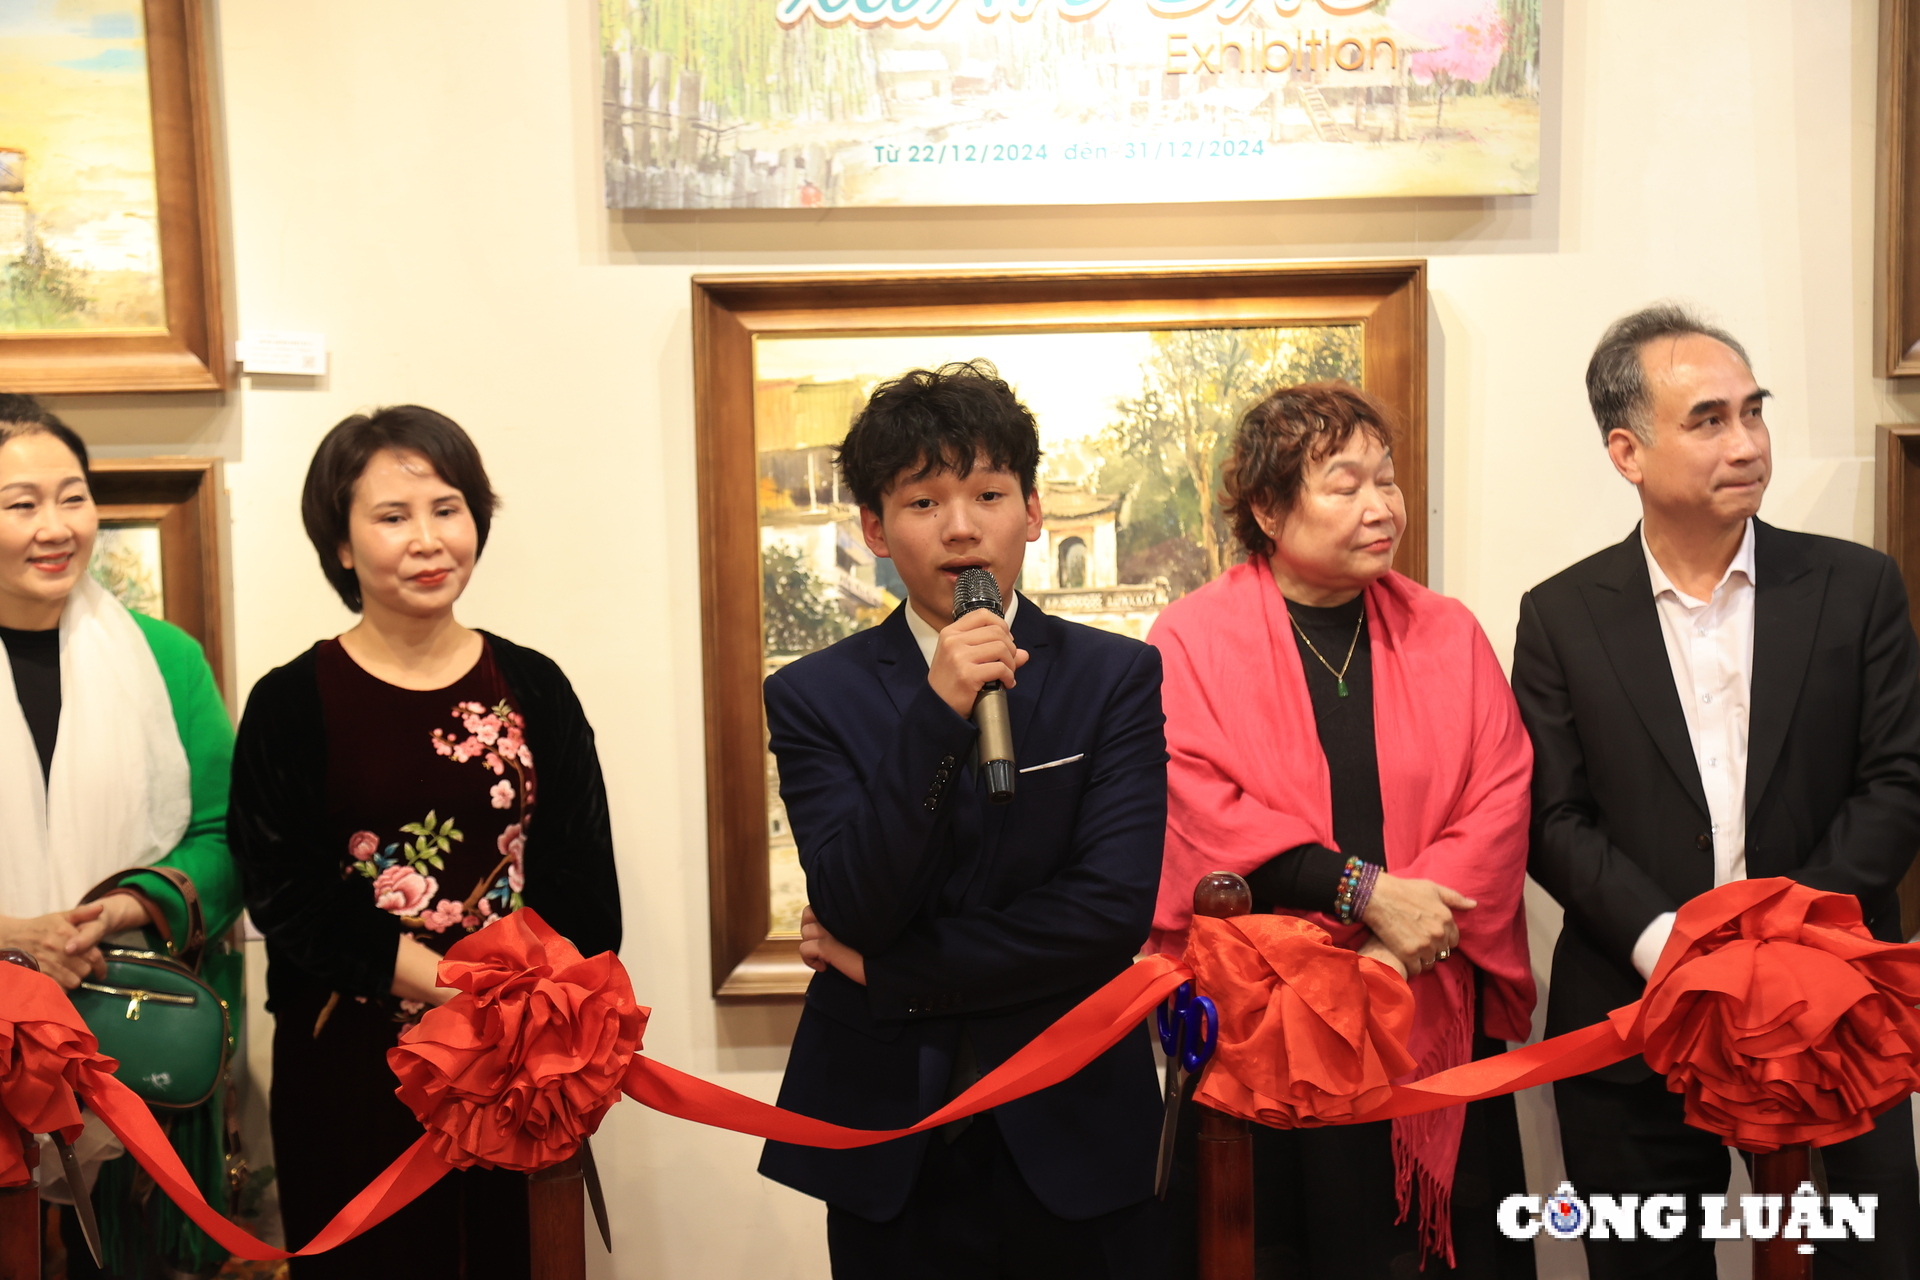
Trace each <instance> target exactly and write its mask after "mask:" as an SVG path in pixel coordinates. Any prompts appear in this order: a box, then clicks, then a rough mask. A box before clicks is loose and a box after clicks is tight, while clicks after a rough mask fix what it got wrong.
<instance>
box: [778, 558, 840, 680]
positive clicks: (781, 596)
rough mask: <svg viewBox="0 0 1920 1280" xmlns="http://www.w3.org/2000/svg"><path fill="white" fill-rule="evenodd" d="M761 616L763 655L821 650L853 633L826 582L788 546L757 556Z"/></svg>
mask: <svg viewBox="0 0 1920 1280" xmlns="http://www.w3.org/2000/svg"><path fill="white" fill-rule="evenodd" d="M760 575H761V583H760V591H761V596H760V599H761V617H762V619H764V623H763V625H764V627H765V632H766V634H765V635H764V636H763V637H762V639H763V641H764V642H765V644H766V649H767V652H768V653H774V654H783V655H784V654H802V653H812V652H813V651H814V650H815V649H824V648H826V647H827V646H828V645H830V644H832V643H833V642H834V641H836V640H844V639H846V638H847V637H848V636H849V635H851V634H852V633H853V626H852V624H851V623H850V622H849V621H848V620H847V617H846V615H845V614H843V613H841V612H840V610H839V609H837V608H835V607H834V605H833V602H832V598H831V595H832V589H831V587H830V586H829V584H828V583H826V582H825V581H823V580H822V579H821V578H820V576H819V575H818V574H816V573H814V572H813V570H812V569H811V568H809V567H808V566H807V562H806V560H805V559H804V558H803V557H802V556H801V555H800V553H799V552H797V551H795V550H794V549H793V548H791V547H786V546H782V545H780V544H778V543H775V544H774V545H772V546H770V547H767V548H766V549H765V550H764V551H763V552H762V553H761V556H760Z"/></svg>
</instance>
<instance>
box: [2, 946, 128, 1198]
mask: <svg viewBox="0 0 1920 1280" xmlns="http://www.w3.org/2000/svg"><path fill="white" fill-rule="evenodd" d="M118 1066H119V1064H118V1063H116V1062H115V1061H114V1060H113V1059H112V1058H108V1057H104V1056H103V1055H102V1054H101V1053H100V1044H99V1042H98V1041H96V1040H95V1039H94V1038H93V1033H92V1032H91V1031H89V1030H87V1024H86V1023H85V1022H83V1021H81V1019H80V1014H79V1012H78V1011H77V1010H76V1009H74V1007H73V1002H72V1001H70V1000H68V999H67V994H66V992H64V991H62V990H61V989H60V984H59V983H57V982H55V981H54V980H53V979H52V978H49V977H47V976H46V975H45V974H39V973H35V972H33V971H32V970H31V969H25V968H22V967H20V966H18V965H11V964H0V1110H4V1111H5V1112H6V1114H7V1115H9V1116H11V1117H12V1118H13V1121H14V1124H16V1125H17V1126H19V1127H20V1128H22V1129H25V1130H27V1131H28V1132H29V1133H55V1132H58V1133H61V1134H63V1135H64V1136H65V1137H66V1138H67V1140H68V1141H69V1142H71V1141H72V1140H74V1139H75V1138H78V1137H79V1136H80V1125H81V1119H80V1102H79V1099H78V1098H76V1097H75V1096H74V1092H75V1090H76V1089H80V1090H84V1089H85V1088H87V1087H88V1086H89V1085H91V1083H92V1081H93V1079H94V1078H95V1077H102V1076H104V1077H110V1076H111V1075H112V1074H113V1072H114V1070H115V1069H116V1068H117V1067H118ZM32 1176H33V1175H32V1171H31V1170H29V1169H28V1168H27V1165H26V1162H25V1160H23V1159H22V1158H21V1155H20V1144H19V1143H18V1142H15V1141H14V1140H13V1138H12V1135H11V1134H10V1133H9V1134H4V1135H0V1187H7V1186H19V1185H20V1184H22V1183H24V1182H26V1181H28V1180H29V1179H30V1178H31V1177H32Z"/></svg>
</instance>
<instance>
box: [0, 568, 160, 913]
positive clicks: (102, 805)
mask: <svg viewBox="0 0 1920 1280" xmlns="http://www.w3.org/2000/svg"><path fill="white" fill-rule="evenodd" d="M192 813H193V795H192V779H191V776H190V774H189V772H188V768H187V753H186V749H185V748H184V747H183V746H182V745H181V743H180V732H179V730H178V729H177V728H176V727H175V725H174V721H173V702H172V699H171V698H170V697H169V696H168V694H167V685H166V681H165V680H164V679H162V678H161V675H160V664H159V663H158V662H156V661H154V657H153V650H152V649H150V648H149V647H148V646H147V638H146V636H145V635H144V634H143V633H142V632H141V630H140V625H139V624H138V623H136V622H135V621H134V620H133V615H132V614H130V613H128V612H127V610H126V606H124V605H122V604H121V603H120V602H119V601H118V600H116V599H114V598H113V596H112V595H111V594H110V593H109V592H108V591H107V590H106V588H104V587H102V586H101V585H100V584H99V583H97V582H95V581H94V580H93V578H92V576H91V575H89V574H82V575H81V577H80V581H79V583H78V585H76V586H75V587H74V589H73V594H72V595H70V596H68V597H67V605H66V609H65V610H64V611H63V612H62V614H61V616H60V737H59V741H58V743H57V744H56V747H55V750H54V755H53V771H52V776H51V778H48V777H46V776H44V775H43V774H42V773H41V771H40V756H39V753H38V752H37V751H35V749H34V745H33V734H32V732H31V731H30V730H29V729H28V728H27V718H26V715H25V714H24V713H23V712H22V711H21V710H20V699H19V697H18V695H17V694H16V693H15V692H14V686H13V666H12V664H11V663H10V662H9V661H8V660H7V654H6V649H5V647H4V646H0V915H9V916H37V915H45V914H46V913H48V912H50V911H63V910H65V909H66V908H68V907H71V906H74V905H75V904H76V903H78V902H79V901H80V896H81V895H82V894H84V893H85V892H86V891H87V890H89V889H91V888H93V886H94V885H96V884H99V883H100V882H101V881H102V880H104V879H106V878H107V877H108V876H110V875H112V874H113V873H114V872H116V871H124V870H126V869H128V868H129V867H144V866H151V865H152V864H153V863H155V862H158V861H159V860H160V859H161V858H163V857H165V856H166V855H167V854H168V853H170V852H172V850H173V847H174V846H175V845H177V844H179V843H180V837H181V836H182V835H183V834H185V833H186V830H187V821H188V819H189V818H190V817H191V816H192Z"/></svg>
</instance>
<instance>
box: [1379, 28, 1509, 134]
mask: <svg viewBox="0 0 1920 1280" xmlns="http://www.w3.org/2000/svg"><path fill="white" fill-rule="evenodd" d="M1393 20H1394V21H1395V22H1397V23H1399V24H1400V25H1401V26H1403V27H1405V28H1406V29H1407V30H1409V31H1411V32H1413V33H1414V34H1415V35H1417V36H1420V37H1422V38H1423V39H1426V40H1430V41H1432V42H1433V43H1435V44H1438V45H1440V46H1442V47H1441V48H1438V49H1434V50H1431V51H1429V52H1425V53H1416V54H1414V55H1413V58H1412V59H1411V66H1412V68H1413V78H1414V79H1415V80H1417V81H1419V82H1420V83H1421V84H1431V85H1432V86H1433V87H1434V98H1435V101H1436V104H1437V105H1436V107H1435V110H1434V117H1433V127H1434V132H1436V133H1438V132H1439V130H1440V122H1441V120H1442V118H1443V117H1444V116H1445V114H1446V110H1447V94H1448V92H1449V91H1450V90H1452V89H1453V88H1454V87H1455V86H1456V85H1463V84H1479V83H1481V82H1482V81H1484V80H1486V79H1487V78H1488V77H1489V76H1491V75H1492V74H1493V69H1494V67H1495V65H1496V64H1498V63H1499V61H1500V55H1501V53H1503V52H1504V51H1505V50H1506V47H1507V36H1508V34H1509V24H1508V21H1507V16H1506V15H1505V14H1504V13H1502V12H1501V0H1422V2H1421V3H1420V4H1418V5H1401V6H1398V7H1396V8H1395V9H1394V10H1393Z"/></svg>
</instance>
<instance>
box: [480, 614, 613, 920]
mask: <svg viewBox="0 0 1920 1280" xmlns="http://www.w3.org/2000/svg"><path fill="white" fill-rule="evenodd" d="M487 638H488V639H489V640H490V641H492V642H493V646H494V661H496V662H498V663H499V664H500V667H501V674H503V675H504V676H506V678H507V684H508V686H509V687H510V688H511V689H512V690H513V691H514V693H515V694H516V695H518V697H519V698H520V701H521V703H522V704H523V705H524V706H525V708H526V714H527V746H528V747H529V748H531V749H532V751H533V767H534V779H535V786H536V787H537V791H536V793H535V795H536V798H535V800H534V811H533V820H532V822H530V823H529V824H528V826H527V849H526V868H527V883H526V889H525V890H524V891H523V892H522V893H521V895H520V899H521V901H522V902H524V903H526V905H527V906H529V907H532V908H533V909H534V910H535V911H537V912H539V913H540V918H541V919H543V920H545V921H546V922H547V923H548V924H550V925H552V926H553V927H554V929H555V930H556V931H558V932H559V934H560V935H561V936H562V937H564V938H565V939H566V940H567V941H569V942H571V943H572V944H573V945H574V946H575V947H576V948H578V950H579V952H580V954H581V955H583V956H596V955H599V954H600V953H601V952H603V951H618V950H619V949H620V874H619V871H618V870H617V868H616V867H615V866H614V858H613V821H612V818H611V816H610V815H609V814H608V811H607V784H606V780H605V779H604V778H603V777H602V776H601V774H600V753H599V751H598V750H597V749H596V748H595V746H594V738H593V726H592V725H591V724H589V723H587V713H586V710H585V709H584V708H583V707H581V705H580V699H579V697H578V695H576V694H575V693H574V691H573V685H572V684H571V683H570V682H569V681H568V680H567V677H566V675H565V674H564V673H563V672H562V671H561V670H560V668H559V666H558V665H557V664H556V663H555V662H554V661H553V660H552V659H551V658H548V657H547V656H545V655H544V654H541V653H537V652H535V651H534V650H532V649H524V648H521V647H520V646H518V645H515V644H511V643H509V642H507V641H504V640H501V639H500V638H499V637H498V636H494V635H489V636H488V637H487Z"/></svg>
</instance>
